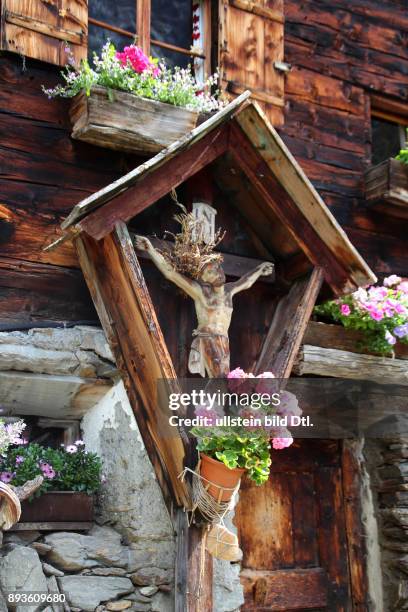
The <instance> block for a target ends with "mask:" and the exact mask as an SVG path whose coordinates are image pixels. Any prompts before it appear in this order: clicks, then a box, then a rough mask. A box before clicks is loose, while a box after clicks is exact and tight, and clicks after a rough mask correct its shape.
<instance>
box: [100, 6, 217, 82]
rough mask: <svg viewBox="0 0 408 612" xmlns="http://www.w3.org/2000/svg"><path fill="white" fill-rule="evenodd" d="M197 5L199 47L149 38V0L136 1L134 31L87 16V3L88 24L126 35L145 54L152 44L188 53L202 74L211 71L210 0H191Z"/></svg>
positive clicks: (150, 12) (148, 52) (184, 53)
mask: <svg viewBox="0 0 408 612" xmlns="http://www.w3.org/2000/svg"><path fill="white" fill-rule="evenodd" d="M196 4H198V5H199V18H200V23H201V27H200V39H199V43H200V47H198V45H197V49H196V50H195V49H194V47H193V42H194V41H192V46H191V48H190V49H185V48H183V47H179V46H177V45H173V44H172V43H169V42H166V41H161V40H156V39H152V38H151V17H152V10H151V0H137V1H136V23H135V32H131V31H129V30H124V29H123V28H120V27H117V26H114V25H112V24H110V23H108V22H105V21H100V20H99V19H94V18H93V17H90V16H89V5H88V26H89V25H93V26H96V27H99V28H101V29H104V30H108V31H110V32H115V33H116V34H121V35H122V36H128V37H129V38H130V39H132V40H134V41H136V42H137V45H138V46H139V47H141V49H142V50H143V52H144V53H146V55H150V48H151V46H152V45H154V46H157V47H160V48H162V49H167V50H169V51H174V52H176V53H181V54H183V55H188V56H190V57H191V58H192V60H193V61H194V64H195V69H196V71H198V70H199V71H200V72H201V73H202V74H203V75H204V74H207V75H208V74H210V73H211V0H193V5H196Z"/></svg>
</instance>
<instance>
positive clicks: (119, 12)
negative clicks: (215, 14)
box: [89, 0, 210, 73]
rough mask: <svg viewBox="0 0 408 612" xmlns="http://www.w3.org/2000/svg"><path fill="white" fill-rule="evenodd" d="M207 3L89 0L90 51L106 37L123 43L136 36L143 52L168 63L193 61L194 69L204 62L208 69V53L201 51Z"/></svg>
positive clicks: (207, 19)
mask: <svg viewBox="0 0 408 612" xmlns="http://www.w3.org/2000/svg"><path fill="white" fill-rule="evenodd" d="M209 6H210V0H193V1H192V0H117V1H116V2H112V0H89V53H90V54H92V52H93V51H99V50H100V49H101V47H102V45H103V43H104V42H105V41H106V39H107V38H110V39H111V40H112V42H113V43H114V44H115V45H117V46H119V47H123V46H125V45H128V44H131V43H132V42H134V40H135V37H136V42H137V44H139V45H140V46H141V47H142V48H143V50H144V51H145V53H148V54H149V53H151V54H152V55H153V56H154V57H158V58H164V59H165V60H166V62H167V64H168V65H170V66H175V65H178V66H187V65H188V64H192V63H193V64H194V68H195V69H196V73H200V71H203V69H204V65H205V66H206V72H209V71H210V70H209V68H210V66H209V61H210V58H209V54H207V56H205V54H204V46H205V45H204V31H205V32H206V33H209V31H210V27H209V26H210V16H209ZM204 22H205V23H204ZM207 47H208V45H207Z"/></svg>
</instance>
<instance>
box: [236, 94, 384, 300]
mask: <svg viewBox="0 0 408 612" xmlns="http://www.w3.org/2000/svg"><path fill="white" fill-rule="evenodd" d="M235 121H236V122H237V123H238V124H239V126H240V127H241V129H242V130H243V132H244V133H245V134H246V136H247V137H248V138H250V140H251V141H252V143H253V146H254V147H256V148H257V150H258V152H259V154H260V156H261V157H262V158H263V160H264V162H265V164H266V165H267V167H268V169H269V171H270V172H271V173H272V174H273V176H274V177H275V178H276V179H277V180H278V181H279V183H280V185H281V186H282V187H283V188H284V189H285V191H286V193H287V194H288V195H289V196H290V198H291V199H292V201H293V204H294V205H295V207H297V209H298V211H299V212H300V213H302V214H304V215H305V216H306V218H307V219H308V221H309V223H312V224H313V226H314V229H315V231H316V233H317V234H318V236H319V238H320V239H321V240H323V241H324V243H325V245H326V246H327V248H329V249H331V250H332V252H333V254H334V255H335V257H334V259H337V260H340V259H341V260H342V263H343V265H345V266H347V267H348V268H349V276H350V277H349V279H348V282H347V283H346V285H345V286H344V287H343V289H344V290H347V289H346V286H348V287H351V286H352V284H353V283H355V284H356V285H361V284H366V283H367V281H369V280H372V279H374V280H375V276H374V275H373V273H372V272H371V270H370V269H369V268H368V266H367V265H366V263H365V262H364V260H363V259H362V258H361V256H360V255H359V254H358V252H357V251H356V249H355V248H354V247H353V246H352V244H351V243H350V241H349V240H348V238H347V236H346V234H345V233H344V231H343V230H342V229H341V227H340V226H339V225H338V223H337V222H336V220H335V218H334V217H333V216H332V215H331V214H330V212H329V211H328V209H327V208H326V207H325V205H324V202H323V201H322V200H321V198H320V197H319V195H318V193H317V192H316V191H315V189H314V188H313V187H312V185H311V183H310V181H309V180H308V178H307V177H306V175H305V174H304V173H303V172H302V170H301V168H300V167H299V165H298V164H297V163H296V161H295V160H294V159H293V157H292V156H291V154H290V153H289V151H288V150H287V149H286V148H285V147H284V146H283V143H282V141H281V140H280V138H279V136H278V135H277V134H276V133H274V131H273V129H269V130H265V129H262V128H261V127H260V126H261V121H260V115H259V113H258V111H257V110H256V106H254V105H251V106H249V107H248V108H247V109H244V110H242V111H241V112H240V113H238V114H237V116H236V118H235ZM232 134H233V135H234V137H235V135H236V131H234V132H233V133H232ZM232 134H231V137H232ZM239 153H241V150H240V151H239ZM259 173H261V170H258V172H257V174H258V175H259ZM266 178H267V177H266V176H265V177H264V176H262V177H261V176H257V179H258V184H259V183H260V181H259V179H262V181H261V182H262V183H263V182H265V179H266ZM298 216H299V215H298ZM292 223H293V222H292ZM298 240H299V236H298ZM309 248H310V247H309ZM308 250H309V249H308ZM315 259H316V258H315ZM315 263H316V265H322V266H323V267H324V265H323V264H320V263H319V262H317V261H316V262H315ZM333 264H334V261H332V262H331V264H330V265H331V266H333ZM326 273H327V270H326Z"/></svg>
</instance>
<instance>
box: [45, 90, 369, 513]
mask: <svg viewBox="0 0 408 612" xmlns="http://www.w3.org/2000/svg"><path fill="white" fill-rule="evenodd" d="M249 95H250V93H249V92H245V93H244V94H242V95H241V96H239V97H238V98H237V99H236V100H234V101H233V102H231V103H230V104H229V105H228V106H226V107H225V108H224V109H222V110H221V111H219V112H218V113H216V114H215V115H213V116H212V117H211V118H210V119H208V120H207V121H205V122H204V123H202V124H201V125H199V126H198V127H197V128H195V129H194V130H192V131H191V132H190V133H189V134H187V135H186V136H184V137H183V138H182V139H181V140H179V141H177V142H175V143H174V144H173V145H171V146H170V147H168V148H167V149H164V150H163V151H161V152H160V153H159V154H157V155H156V156H155V157H153V158H152V159H150V160H149V161H147V162H146V163H143V164H142V165H140V166H139V167H138V168H136V169H135V170H132V171H131V172H129V173H128V174H126V175H125V176H123V177H122V178H120V179H118V180H117V181H115V182H114V183H112V184H111V185H108V186H107V187H105V188H104V189H102V190H100V191H98V192H97V193H95V194H93V195H92V196H90V197H88V198H86V199H85V200H83V201H82V202H80V203H79V204H77V205H76V206H75V207H74V208H73V210H72V212H71V213H70V215H69V216H68V217H67V219H66V220H65V221H64V223H63V224H62V230H63V236H62V238H60V240H59V241H58V242H61V241H64V240H67V239H70V238H71V239H73V240H74V244H75V246H76V250H77V253H78V257H79V261H80V264H81V267H82V270H83V273H84V276H85V279H86V282H87V284H88V287H89V289H90V292H91V295H92V298H93V301H94V303H95V306H96V309H97V311H98V314H99V318H100V320H101V323H102V325H103V327H104V330H105V333H106V335H107V338H108V341H109V343H110V345H111V348H112V350H113V352H114V354H115V357H116V361H117V366H118V368H119V370H120V371H121V373H122V376H123V380H124V382H125V385H126V388H127V391H128V395H129V400H130V403H131V405H132V408H133V411H134V413H135V416H136V420H137V422H138V425H139V429H140V432H141V434H142V437H143V440H144V443H145V446H146V449H147V452H148V454H149V457H150V459H151V461H152V464H153V467H154V469H155V472H156V476H157V478H158V481H159V484H160V485H161V488H162V492H163V495H164V499H165V501H166V503H167V505H168V507H169V508H172V507H173V506H174V504H175V505H177V506H183V505H184V506H189V493H188V489H187V488H186V485H185V483H183V482H181V481H180V479H179V474H180V473H181V471H182V469H183V467H184V465H185V464H186V463H188V452H189V445H188V443H187V440H186V439H185V438H184V437H183V433H182V432H179V434H178V435H175V434H174V431H173V432H170V431H169V423H168V414H167V415H166V412H165V411H164V412H161V411H160V410H158V397H157V393H158V391H157V380H158V379H167V380H168V381H170V382H169V383H168V384H169V386H170V387H171V389H174V386H177V375H176V373H175V370H174V367H173V364H172V360H171V357H170V354H169V352H168V350H167V346H166V344H165V342H164V338H163V335H162V332H161V330H160V326H159V323H158V320H157V317H156V313H155V310H154V307H153V304H152V301H151V299H150V296H149V292H148V290H147V287H146V284H145V281H144V278H143V274H142V270H141V267H140V264H139V261H138V257H137V255H136V252H135V250H134V248H133V244H132V241H131V238H130V235H129V232H128V229H127V226H126V223H127V222H129V221H130V220H131V219H132V218H134V217H135V216H136V215H138V214H139V213H141V212H142V211H143V210H145V209H146V208H147V207H149V206H150V205H152V204H153V203H155V202H157V201H158V200H159V199H160V198H162V197H163V196H165V195H166V194H168V193H169V192H170V191H171V190H172V189H173V188H175V187H177V186H178V185H180V184H181V183H183V182H184V181H186V180H187V179H189V178H190V177H191V176H193V175H195V174H196V173H198V172H199V171H201V170H203V169H204V168H205V167H206V166H208V165H210V164H211V170H212V175H211V176H212V177H213V180H214V181H215V182H216V183H217V185H218V186H219V188H220V189H221V191H222V192H223V193H225V194H226V195H227V196H228V201H229V202H231V204H233V205H234V206H236V207H237V209H238V210H239V212H240V214H241V215H242V216H243V217H244V218H245V219H246V221H247V223H248V225H249V226H250V227H251V229H252V231H253V234H255V235H256V240H257V241H259V244H262V252H263V254H264V253H265V252H268V253H270V256H271V257H270V259H273V260H274V261H275V266H276V273H277V277H278V276H279V278H281V279H282V278H283V279H284V281H285V282H284V283H283V284H284V286H285V287H286V289H285V291H286V293H285V294H284V295H283V297H282V298H281V302H280V303H279V306H278V307H277V309H276V313H275V315H274V319H273V321H272V324H271V327H270V329H269V331H268V333H267V334H266V336H265V339H264V345H263V348H262V351H261V354H260V357H259V360H258V363H257V367H256V369H255V370H254V371H260V370H261V369H264V370H266V369H271V370H273V371H274V372H275V374H276V375H277V376H278V377H285V376H289V375H290V372H291V369H292V366H293V362H294V359H295V357H296V354H297V351H298V349H299V346H300V342H301V339H302V335H303V333H304V330H305V328H306V324H307V320H308V319H309V317H310V314H311V311H312V308H313V305H314V302H315V300H316V297H317V295H318V292H319V289H320V286H321V282H322V280H323V278H324V279H325V280H326V282H327V283H328V284H329V285H330V287H331V288H332V290H333V292H334V293H335V294H337V295H340V294H343V293H346V292H350V291H353V290H354V289H356V288H357V287H359V286H361V285H367V284H369V283H371V282H373V281H375V276H374V274H373V273H372V271H371V270H370V269H369V267H368V266H367V264H366V263H365V261H364V260H363V259H362V257H361V256H360V255H359V253H358V252H357V250H356V249H355V248H354V247H353V245H352V244H351V243H350V241H349V239H348V238H347V236H346V234H345V233H344V231H343V230H342V229H341V227H340V226H339V224H338V223H337V222H336V220H335V218H334V217H333V215H332V214H331V213H330V211H329V210H328V208H327V207H326V205H325V204H324V202H323V201H322V199H321V198H320V196H319V195H318V193H317V192H316V190H315V189H314V187H313V186H312V184H311V183H310V181H309V180H308V178H307V177H306V176H305V174H304V172H303V171H302V169H301V168H300V166H299V165H298V164H297V162H296V160H295V159H294V158H293V157H292V155H291V154H290V152H289V150H288V149H287V147H286V146H285V144H284V143H283V142H282V140H281V139H280V137H279V136H278V134H277V132H276V131H275V130H274V128H273V127H272V126H271V125H270V124H269V123H268V121H267V119H266V118H265V116H264V115H263V113H262V112H261V110H260V109H259V107H258V106H257V105H256V104H253V103H252V102H249V100H248V98H249ZM54 246H55V245H54ZM227 273H228V272H227ZM172 381H173V382H172ZM173 383H174V386H173ZM173 429H174V428H173Z"/></svg>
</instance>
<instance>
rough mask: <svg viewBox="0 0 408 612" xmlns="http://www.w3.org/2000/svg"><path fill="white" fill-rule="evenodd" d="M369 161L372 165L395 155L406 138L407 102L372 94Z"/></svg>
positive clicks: (402, 146)
mask: <svg viewBox="0 0 408 612" xmlns="http://www.w3.org/2000/svg"><path fill="white" fill-rule="evenodd" d="M370 103H371V141H372V147H371V161H372V164H373V165H376V164H379V163H381V162H382V161H384V160H386V159H389V158H390V157H395V155H397V153H399V151H400V149H402V148H404V146H405V141H406V138H407V134H406V130H407V126H408V104H407V103H406V102H401V101H399V100H394V99H392V98H388V97H386V96H379V95H374V94H373V95H372V96H370Z"/></svg>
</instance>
